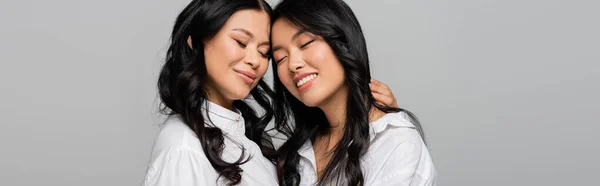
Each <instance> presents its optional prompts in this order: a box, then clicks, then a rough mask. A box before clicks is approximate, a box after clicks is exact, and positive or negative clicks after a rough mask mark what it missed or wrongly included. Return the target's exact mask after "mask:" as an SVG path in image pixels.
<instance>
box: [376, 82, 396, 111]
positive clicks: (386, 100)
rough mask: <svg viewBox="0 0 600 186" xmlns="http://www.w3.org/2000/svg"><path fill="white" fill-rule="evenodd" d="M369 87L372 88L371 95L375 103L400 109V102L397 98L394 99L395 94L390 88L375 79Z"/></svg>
mask: <svg viewBox="0 0 600 186" xmlns="http://www.w3.org/2000/svg"><path fill="white" fill-rule="evenodd" d="M369 86H370V87H371V93H372V94H373V97H374V98H375V102H377V103H379V104H381V105H385V106H388V107H396V108H398V102H397V101H396V97H394V93H392V90H391V89H390V87H388V86H387V85H386V84H384V83H382V82H379V81H377V80H375V79H371V83H369Z"/></svg>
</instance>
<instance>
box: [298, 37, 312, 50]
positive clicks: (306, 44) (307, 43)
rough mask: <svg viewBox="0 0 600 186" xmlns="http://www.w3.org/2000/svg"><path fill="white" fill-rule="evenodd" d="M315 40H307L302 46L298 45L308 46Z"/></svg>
mask: <svg viewBox="0 0 600 186" xmlns="http://www.w3.org/2000/svg"><path fill="white" fill-rule="evenodd" d="M314 41H315V40H314V39H313V40H310V41H309V42H306V43H305V44H303V45H302V46H300V48H304V47H306V46H308V45H309V44H311V43H312V42H314Z"/></svg>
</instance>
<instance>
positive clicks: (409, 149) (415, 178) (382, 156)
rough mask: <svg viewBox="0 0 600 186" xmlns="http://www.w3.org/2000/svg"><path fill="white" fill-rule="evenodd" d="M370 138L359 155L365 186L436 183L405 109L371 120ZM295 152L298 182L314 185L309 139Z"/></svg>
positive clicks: (420, 139) (313, 167)
mask: <svg viewBox="0 0 600 186" xmlns="http://www.w3.org/2000/svg"><path fill="white" fill-rule="evenodd" d="M370 138H371V139H370V140H371V144H370V147H369V150H368V151H367V153H366V154H365V155H364V156H363V157H362V159H361V160H362V170H363V174H364V178H365V185H366V186H433V185H435V181H436V180H435V179H436V175H437V174H436V171H435V168H434V166H433V162H432V159H431V156H430V155H429V151H428V150H427V146H425V143H424V142H423V140H422V138H421V135H420V134H419V132H418V131H417V130H416V128H415V126H414V125H413V123H412V122H410V119H409V118H408V115H407V114H406V113H404V112H399V113H388V114H386V115H384V116H383V117H382V118H380V119H378V120H376V121H373V122H372V123H370ZM298 153H299V154H300V156H301V158H300V162H299V166H300V167H299V171H300V174H301V180H300V185H301V186H308V185H315V184H316V183H317V170H316V167H317V166H316V161H315V154H314V150H313V147H312V142H311V141H310V140H308V141H307V142H306V143H305V144H304V145H303V146H302V147H301V148H300V149H299V151H298ZM334 184H335V183H334ZM336 185H344V184H343V183H338V184H336Z"/></svg>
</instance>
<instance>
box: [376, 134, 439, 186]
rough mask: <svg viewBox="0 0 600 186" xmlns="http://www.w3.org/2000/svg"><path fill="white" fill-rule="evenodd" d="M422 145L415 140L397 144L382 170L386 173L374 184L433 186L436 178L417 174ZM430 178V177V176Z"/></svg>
mask: <svg viewBox="0 0 600 186" xmlns="http://www.w3.org/2000/svg"><path fill="white" fill-rule="evenodd" d="M421 154H422V146H421V145H420V144H416V143H414V142H403V143H400V144H398V145H397V146H396V148H395V149H394V151H393V152H392V154H391V156H390V157H389V158H388V159H387V161H386V162H385V165H384V166H383V167H382V170H380V172H382V173H384V174H383V175H381V176H378V177H379V178H378V179H377V181H376V182H375V183H374V184H373V185H374V186H384V185H385V186H390V185H393V186H433V185H435V182H434V180H427V179H423V178H424V177H423V176H421V175H418V174H417V168H418V166H419V163H420V160H421ZM428 179H429V178H428Z"/></svg>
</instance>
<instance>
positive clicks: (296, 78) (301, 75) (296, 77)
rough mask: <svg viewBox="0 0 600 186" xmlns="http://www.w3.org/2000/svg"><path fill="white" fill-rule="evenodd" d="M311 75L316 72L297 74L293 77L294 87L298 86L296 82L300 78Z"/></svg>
mask: <svg viewBox="0 0 600 186" xmlns="http://www.w3.org/2000/svg"><path fill="white" fill-rule="evenodd" d="M313 74H317V73H316V72H308V73H304V74H298V75H296V76H294V85H295V84H298V81H300V80H302V78H304V77H306V76H310V75H313Z"/></svg>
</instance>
